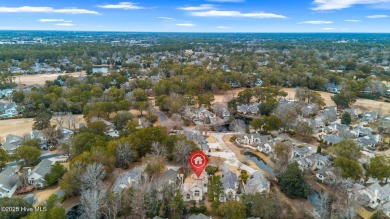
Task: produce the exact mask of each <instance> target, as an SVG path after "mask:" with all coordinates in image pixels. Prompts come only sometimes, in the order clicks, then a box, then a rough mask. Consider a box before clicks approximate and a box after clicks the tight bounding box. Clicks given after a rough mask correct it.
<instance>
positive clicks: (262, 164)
mask: <svg viewBox="0 0 390 219" xmlns="http://www.w3.org/2000/svg"><path fill="white" fill-rule="evenodd" d="M244 156H245V158H246V159H248V160H251V161H253V162H255V163H256V165H257V166H258V167H259V168H260V169H262V170H264V171H265V172H267V173H269V174H271V175H273V176H274V175H275V171H274V169H272V168H271V167H270V166H268V165H267V164H266V163H265V162H264V161H263V160H262V159H261V158H260V157H258V156H256V155H255V154H252V153H250V152H248V153H245V154H244Z"/></svg>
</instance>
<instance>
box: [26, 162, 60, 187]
mask: <svg viewBox="0 0 390 219" xmlns="http://www.w3.org/2000/svg"><path fill="white" fill-rule="evenodd" d="M53 164H54V162H53V161H52V160H50V159H44V160H42V161H41V162H40V163H39V164H38V165H37V166H35V167H34V169H33V170H31V169H29V173H28V183H30V184H32V185H35V186H37V187H44V186H45V178H44V177H45V176H46V174H48V173H49V172H50V170H51V166H52V165H53Z"/></svg>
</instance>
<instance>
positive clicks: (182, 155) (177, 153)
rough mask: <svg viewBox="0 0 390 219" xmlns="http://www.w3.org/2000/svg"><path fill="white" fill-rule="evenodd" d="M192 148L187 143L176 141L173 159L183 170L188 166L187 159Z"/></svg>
mask: <svg viewBox="0 0 390 219" xmlns="http://www.w3.org/2000/svg"><path fill="white" fill-rule="evenodd" d="M192 150H193V148H192V146H191V145H190V144H189V142H188V141H178V142H177V144H176V147H175V149H174V154H173V156H174V159H175V161H176V162H179V163H180V164H181V166H182V167H183V168H187V166H188V162H187V161H188V157H189V156H190V154H191V152H192Z"/></svg>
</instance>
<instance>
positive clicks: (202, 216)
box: [188, 213, 210, 219]
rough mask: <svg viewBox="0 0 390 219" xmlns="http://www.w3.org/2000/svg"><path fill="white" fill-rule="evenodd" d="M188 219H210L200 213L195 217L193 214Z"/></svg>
mask: <svg viewBox="0 0 390 219" xmlns="http://www.w3.org/2000/svg"><path fill="white" fill-rule="evenodd" d="M188 219H210V217H208V216H206V215H204V214H202V213H200V214H197V215H195V214H193V215H191V216H189V217H188Z"/></svg>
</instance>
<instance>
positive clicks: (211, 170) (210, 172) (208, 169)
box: [205, 165, 218, 175]
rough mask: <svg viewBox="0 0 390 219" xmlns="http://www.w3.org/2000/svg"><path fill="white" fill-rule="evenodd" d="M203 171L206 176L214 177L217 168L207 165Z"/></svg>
mask: <svg viewBox="0 0 390 219" xmlns="http://www.w3.org/2000/svg"><path fill="white" fill-rule="evenodd" d="M205 170H206V173H207V174H208V175H214V173H216V172H217V171H218V167H215V166H211V165H208V166H207V167H206V169H205Z"/></svg>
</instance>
